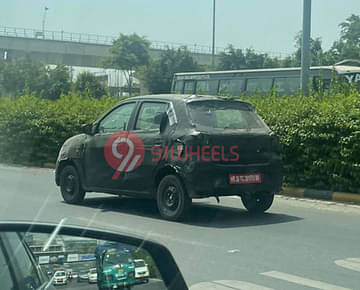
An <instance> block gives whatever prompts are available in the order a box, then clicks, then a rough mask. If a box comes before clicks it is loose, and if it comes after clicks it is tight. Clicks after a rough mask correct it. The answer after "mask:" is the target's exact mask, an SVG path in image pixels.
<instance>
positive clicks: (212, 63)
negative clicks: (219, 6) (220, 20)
mask: <svg viewBox="0 0 360 290" xmlns="http://www.w3.org/2000/svg"><path fill="white" fill-rule="evenodd" d="M215 2H216V0H213V31H212V50H211V66H212V69H213V70H215Z"/></svg>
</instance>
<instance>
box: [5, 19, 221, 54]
mask: <svg viewBox="0 0 360 290" xmlns="http://www.w3.org/2000/svg"><path fill="white" fill-rule="evenodd" d="M0 35H2V36H9V37H24V38H35V39H45V40H58V41H71V42H78V43H87V44H105V45H111V44H112V43H113V41H114V40H115V39H117V38H118V37H116V36H109V35H98V34H87V33H74V32H65V31H52V30H45V31H42V30H39V29H31V28H19V27H5V26H0ZM150 47H151V48H153V49H162V50H165V49H167V48H174V49H177V48H182V47H187V49H188V50H189V51H191V52H193V53H207V54H210V53H211V47H210V46H207V45H197V44H191V45H189V44H184V43H172V42H165V41H151V45H150ZM224 50H225V48H220V47H217V49H216V52H217V53H219V52H220V51H224Z"/></svg>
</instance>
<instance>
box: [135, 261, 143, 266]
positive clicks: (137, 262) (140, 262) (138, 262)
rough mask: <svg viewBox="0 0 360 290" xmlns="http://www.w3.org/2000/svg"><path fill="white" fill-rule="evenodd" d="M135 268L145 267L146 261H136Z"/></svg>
mask: <svg viewBox="0 0 360 290" xmlns="http://www.w3.org/2000/svg"><path fill="white" fill-rule="evenodd" d="M135 267H145V262H144V261H135Z"/></svg>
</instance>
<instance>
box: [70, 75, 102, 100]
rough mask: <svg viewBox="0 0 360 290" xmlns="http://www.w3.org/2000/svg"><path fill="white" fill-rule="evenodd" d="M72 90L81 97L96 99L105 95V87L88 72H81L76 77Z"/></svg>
mask: <svg viewBox="0 0 360 290" xmlns="http://www.w3.org/2000/svg"><path fill="white" fill-rule="evenodd" d="M74 89H75V91H76V92H79V93H80V94H82V95H86V96H88V97H93V98H97V99H99V98H101V97H102V96H105V95H107V91H106V88H105V86H104V85H103V84H102V83H101V82H100V81H99V80H98V79H97V78H96V76H95V75H94V74H92V73H89V72H82V73H80V74H79V75H78V76H77V78H76V81H75V84H74Z"/></svg>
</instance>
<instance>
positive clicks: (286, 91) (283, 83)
mask: <svg viewBox="0 0 360 290" xmlns="http://www.w3.org/2000/svg"><path fill="white" fill-rule="evenodd" d="M274 87H275V89H276V90H277V92H278V93H279V94H280V95H293V94H295V93H297V91H298V90H299V89H300V79H299V78H275V80H274Z"/></svg>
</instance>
